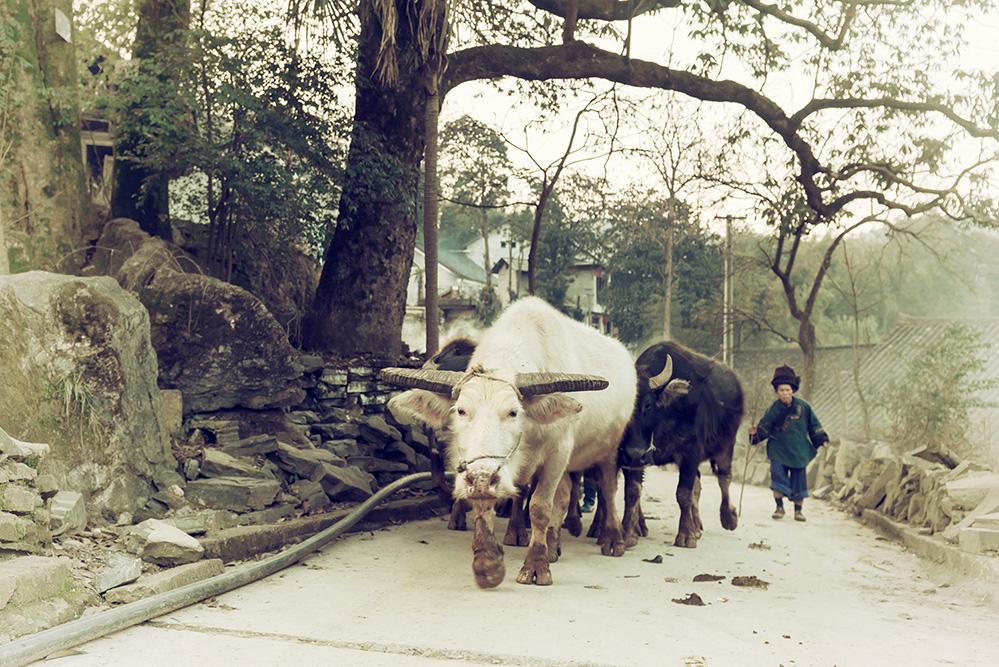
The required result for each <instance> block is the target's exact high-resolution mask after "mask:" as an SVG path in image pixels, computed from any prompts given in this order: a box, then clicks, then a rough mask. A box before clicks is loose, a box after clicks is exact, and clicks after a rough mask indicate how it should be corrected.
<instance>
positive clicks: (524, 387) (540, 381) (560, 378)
mask: <svg viewBox="0 0 999 667" xmlns="http://www.w3.org/2000/svg"><path fill="white" fill-rule="evenodd" d="M608 385H610V383H609V382H608V381H607V380H606V379H604V378H602V377H600V376H599V375H580V374H577V373H517V389H518V390H519V391H520V394H521V396H539V395H541V394H553V393H555V392H562V391H597V390H599V389H606V388H607V387H608Z"/></svg>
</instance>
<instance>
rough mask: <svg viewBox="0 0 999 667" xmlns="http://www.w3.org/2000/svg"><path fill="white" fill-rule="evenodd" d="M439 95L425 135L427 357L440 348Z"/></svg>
mask: <svg viewBox="0 0 999 667" xmlns="http://www.w3.org/2000/svg"><path fill="white" fill-rule="evenodd" d="M440 103H441V101H440V97H439V96H438V94H437V88H436V86H434V87H433V90H432V91H431V93H430V94H429V95H428V96H427V108H426V124H425V127H424V133H425V135H426V142H427V147H426V151H425V155H424V158H423V171H424V175H423V253H424V258H425V259H426V263H425V265H424V277H425V280H426V292H425V294H426V297H425V300H424V305H425V312H426V319H427V321H426V325H427V346H426V347H427V358H429V357H430V356H431V355H433V354H434V353H436V352H437V350H438V349H440V346H441V345H440V323H439V320H440V314H439V311H440V309H439V307H438V294H439V293H440V290H439V289H438V287H437V204H438V200H437V196H438V192H439V190H438V188H439V186H440V183H439V182H438V178H437V124H438V122H439V121H440Z"/></svg>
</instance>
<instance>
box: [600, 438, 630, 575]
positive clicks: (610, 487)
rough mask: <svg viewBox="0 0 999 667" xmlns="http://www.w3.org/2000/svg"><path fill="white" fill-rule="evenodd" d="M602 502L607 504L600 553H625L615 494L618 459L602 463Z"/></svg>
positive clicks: (620, 554) (621, 554) (614, 554)
mask: <svg viewBox="0 0 999 667" xmlns="http://www.w3.org/2000/svg"><path fill="white" fill-rule="evenodd" d="M600 490H601V491H602V492H603V493H602V494H601V498H600V500H601V504H602V505H605V506H606V508H607V509H606V510H605V512H606V513H605V514H604V517H603V519H604V523H603V529H602V530H601V531H600V539H598V540H597V544H599V545H600V553H602V554H603V555H605V556H623V555H624V532H623V531H622V530H621V521H620V519H618V518H617V510H616V508H615V507H614V505H615V498H614V497H615V496H616V495H617V461H616V460H615V459H613V458H612V459H610V460H608V461H604V462H602V463H600Z"/></svg>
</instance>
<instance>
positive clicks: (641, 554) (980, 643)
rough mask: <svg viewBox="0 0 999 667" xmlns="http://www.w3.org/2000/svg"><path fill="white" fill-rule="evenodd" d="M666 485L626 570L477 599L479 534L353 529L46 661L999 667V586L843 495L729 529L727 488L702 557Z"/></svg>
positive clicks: (572, 572)
mask: <svg viewBox="0 0 999 667" xmlns="http://www.w3.org/2000/svg"><path fill="white" fill-rule="evenodd" d="M648 478H649V481H648V482H647V484H646V493H645V496H646V499H645V501H643V502H644V505H645V510H646V513H647V515H649V518H650V530H651V535H650V537H649V538H647V539H645V540H642V541H641V542H640V543H639V545H638V546H637V547H636V548H634V549H632V550H630V551H628V552H627V553H626V554H625V556H624V557H623V558H609V557H605V556H601V555H600V552H599V548H598V547H596V545H595V544H593V543H592V541H591V540H587V539H585V538H573V537H570V536H568V535H566V536H565V538H564V542H563V557H562V560H560V561H559V562H558V563H555V564H554V565H553V567H552V573H553V576H554V580H555V582H554V585H553V586H551V587H535V586H522V585H518V584H517V583H516V582H515V579H514V578H515V575H516V572H517V570H518V569H519V566H520V562H521V561H522V559H523V555H524V553H525V549H524V548H515V547H506V563H507V578H506V580H505V581H504V582H503V584H502V585H500V587H499V588H497V589H494V590H490V591H482V590H479V589H478V588H476V586H475V584H474V581H473V578H472V573H471V548H470V543H471V537H470V534H468V533H455V532H449V531H448V530H447V529H446V523H445V521H444V520H442V519H434V520H429V521H422V522H417V523H411V524H408V525H404V526H397V527H393V528H390V529H385V530H382V531H378V532H375V533H367V534H358V535H353V536H350V537H346V538H344V539H342V540H340V541H339V542H337V543H335V544H333V545H330V546H329V547H327V548H326V549H325V550H324V551H323V552H321V553H319V554H316V555H315V556H313V557H311V558H309V559H308V560H307V561H306V562H304V563H302V564H299V565H297V566H294V567H292V568H290V569H288V570H285V571H284V572H282V573H279V574H277V575H275V576H273V577H271V578H269V579H266V580H264V581H261V582H257V583H255V584H252V585H249V586H246V587H244V588H242V589H239V590H236V591H233V592H231V593H228V594H226V595H224V596H221V597H219V598H218V599H213V600H210V601H207V602H205V603H201V604H198V605H195V606H193V607H191V608H188V609H185V610H182V611H179V612H175V613H172V614H169V615H167V616H165V617H161V618H159V619H157V620H155V621H152V622H150V623H147V624H145V625H143V626H140V627H136V628H132V629H130V630H127V631H124V632H122V633H119V634H117V635H114V636H111V637H107V638H104V639H101V640H98V641H95V642H92V643H90V644H87V645H85V646H82V647H80V648H79V649H77V650H76V651H74V652H72V654H71V655H67V656H64V657H61V658H59V659H50V660H49V661H46V662H45V664H46V665H53V666H58V667H83V666H91V665H102V666H103V665H136V664H141V665H143V667H156V666H159V665H164V666H166V665H170V666H174V665H178V664H186V665H236V664H238V665H334V664H335V665H361V666H369V665H386V666H387V665H393V666H395V665H399V666H402V667H408V666H413V667H427V666H431V665H525V666H529V667H533V666H543V667H547V666H549V665H622V666H624V665H643V666H644V665H649V666H655V665H711V666H722V665H743V666H744V665H774V666H776V665H785V666H791V665H797V666H800V665H838V666H840V667H846V666H854V665H962V666H963V665H996V664H999V641H997V628H999V626H997V622H996V618H997V616H996V612H997V611H999V588H997V584H996V582H985V581H972V580H968V579H963V578H961V577H960V576H958V575H957V574H956V573H953V572H947V571H943V570H941V569H940V568H939V567H938V566H935V565H933V564H930V563H928V562H926V561H922V560H920V559H918V558H917V557H916V556H914V555H912V554H910V553H907V552H905V551H904V549H903V548H902V547H900V546H898V545H897V544H895V543H893V542H889V541H887V540H885V539H884V538H880V537H878V536H876V534H875V533H874V532H873V531H871V530H870V529H868V528H866V527H864V526H862V525H860V524H859V523H857V522H856V521H855V520H853V519H852V518H851V517H849V516H848V515H846V514H844V513H843V512H841V511H840V510H838V509H836V508H834V507H832V506H830V505H827V504H826V503H822V502H817V501H816V502H808V503H807V504H806V508H805V509H806V515H807V516H808V522H806V523H797V522H795V521H793V520H791V517H790V514H789V515H788V516H787V517H786V518H785V519H783V520H782V521H774V520H772V519H771V518H770V512H771V511H772V503H773V501H772V498H771V497H770V493H769V491H768V490H766V489H763V488H755V487H749V488H747V489H746V491H745V499H744V501H743V504H744V517H743V518H742V519H741V522H740V527H739V529H738V530H736V531H735V532H727V531H724V530H722V528H721V526H720V523H719V520H718V513H717V507H718V502H719V494H718V489H717V485H716V484H715V483H714V479H713V478H711V477H707V478H705V480H704V491H703V493H702V497H701V509H702V516H703V518H704V523H705V533H704V536H703V538H702V540H701V542H700V544H699V546H698V548H697V549H680V548H675V547H673V546H672V543H673V535H674V531H675V529H676V520H677V516H678V510H677V508H676V504H675V502H674V501H673V489H674V488H675V483H676V474H675V473H673V472H668V471H661V470H656V471H650V473H649V475H648ZM734 495H735V497H736V501H737V499H738V487H737V485H736V486H735V488H734ZM589 516H590V515H587V517H586V518H587V524H588V520H589ZM500 524H502V521H501V522H500ZM501 528H502V525H501ZM657 556H659V557H660V558H657ZM647 561H649V562H647ZM657 561H659V562H657ZM699 575H713V576H699ZM719 577H722V578H720V579H719ZM736 577H741V578H744V579H742V580H740V581H739V583H748V584H749V585H743V586H736V585H733V583H732V582H733V579H734V578H736ZM753 577H755V579H753ZM695 578H697V579H698V581H696V582H695V581H694V579H695ZM764 584H766V585H764ZM691 594H694V596H692V595H691ZM695 597H699V598H700V600H701V602H702V603H703V604H701V605H698V604H696V599H694V598H695ZM692 602H693V603H692Z"/></svg>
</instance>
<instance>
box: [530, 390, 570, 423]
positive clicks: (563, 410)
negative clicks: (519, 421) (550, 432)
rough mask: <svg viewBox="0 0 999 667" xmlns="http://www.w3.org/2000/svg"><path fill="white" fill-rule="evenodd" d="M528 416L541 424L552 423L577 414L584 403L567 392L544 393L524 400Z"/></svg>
mask: <svg viewBox="0 0 999 667" xmlns="http://www.w3.org/2000/svg"><path fill="white" fill-rule="evenodd" d="M524 409H525V410H526V411H527V416H528V417H530V418H531V419H533V420H534V421H536V422H538V423H539V424H551V423H553V422H556V421H558V420H559V419H563V418H565V417H571V416H572V415H575V414H577V413H578V412H579V411H580V410H582V409H583V405H582V404H581V403H580V402H579V401H577V400H576V399H574V398H573V397H571V396H568V395H566V394H543V395H541V396H536V397H534V398H528V399H526V400H525V401H524Z"/></svg>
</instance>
